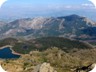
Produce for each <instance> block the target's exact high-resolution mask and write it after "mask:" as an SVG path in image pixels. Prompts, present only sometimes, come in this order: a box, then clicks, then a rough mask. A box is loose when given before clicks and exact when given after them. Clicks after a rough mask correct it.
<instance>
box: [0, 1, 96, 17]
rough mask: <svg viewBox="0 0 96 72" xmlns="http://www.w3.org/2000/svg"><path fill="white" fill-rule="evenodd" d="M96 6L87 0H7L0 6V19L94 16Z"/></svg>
mask: <svg viewBox="0 0 96 72" xmlns="http://www.w3.org/2000/svg"><path fill="white" fill-rule="evenodd" d="M95 13H96V8H95V7H94V5H93V4H92V3H91V2H90V1H88V0H7V2H5V3H4V4H3V5H2V7H1V8H0V19H14V18H24V17H25V18H26V17H37V16H44V17H51V16H52V17H58V16H66V15H70V14H78V15H81V16H87V17H89V18H91V19H94V18H95V17H96V15H95Z"/></svg>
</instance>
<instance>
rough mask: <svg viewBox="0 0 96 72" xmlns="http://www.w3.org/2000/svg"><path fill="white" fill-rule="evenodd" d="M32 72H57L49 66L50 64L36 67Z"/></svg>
mask: <svg viewBox="0 0 96 72" xmlns="http://www.w3.org/2000/svg"><path fill="white" fill-rule="evenodd" d="M33 72H57V71H56V70H54V68H53V67H51V66H50V63H43V64H40V65H37V66H36V67H35V68H34V70H33Z"/></svg>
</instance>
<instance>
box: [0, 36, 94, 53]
mask: <svg viewBox="0 0 96 72" xmlns="http://www.w3.org/2000/svg"><path fill="white" fill-rule="evenodd" d="M6 45H11V46H13V47H12V49H13V50H14V51H16V52H17V53H21V54H26V53H29V52H30V51H34V50H35V51H37V50H38V51H44V50H47V49H49V48H51V47H58V48H60V49H62V50H63V51H65V52H70V51H71V50H73V49H91V48H93V47H92V46H91V45H90V44H88V43H85V42H80V41H76V40H70V39H67V38H62V37H44V38H37V39H32V40H28V41H20V40H16V39H14V38H7V39H4V40H1V41H0V47H2V46H6Z"/></svg>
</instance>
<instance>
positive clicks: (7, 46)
mask: <svg viewBox="0 0 96 72" xmlns="http://www.w3.org/2000/svg"><path fill="white" fill-rule="evenodd" d="M12 47H13V46H11V45H6V46H2V47H0V50H1V49H4V48H10V50H11V51H12V54H15V55H22V54H20V53H17V52H15V51H14V50H13V49H12Z"/></svg>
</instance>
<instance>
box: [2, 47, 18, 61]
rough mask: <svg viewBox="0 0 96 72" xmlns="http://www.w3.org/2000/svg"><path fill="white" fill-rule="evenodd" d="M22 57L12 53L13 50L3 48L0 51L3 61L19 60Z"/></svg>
mask: <svg viewBox="0 0 96 72" xmlns="http://www.w3.org/2000/svg"><path fill="white" fill-rule="evenodd" d="M19 57H20V55H16V54H13V53H12V50H11V49H10V48H8V47H7V48H3V49H0V58H1V59H11V58H19Z"/></svg>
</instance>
